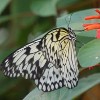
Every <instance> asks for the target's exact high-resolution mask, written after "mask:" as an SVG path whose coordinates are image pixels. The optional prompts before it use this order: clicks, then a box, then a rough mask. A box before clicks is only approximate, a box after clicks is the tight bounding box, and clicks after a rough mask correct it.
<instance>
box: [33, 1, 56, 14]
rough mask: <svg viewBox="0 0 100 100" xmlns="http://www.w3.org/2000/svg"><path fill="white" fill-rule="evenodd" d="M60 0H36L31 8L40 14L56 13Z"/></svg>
mask: <svg viewBox="0 0 100 100" xmlns="http://www.w3.org/2000/svg"><path fill="white" fill-rule="evenodd" d="M57 1H58V0H34V1H33V3H32V5H31V9H32V11H33V13H35V14H37V15H39V16H52V15H56V3H57Z"/></svg>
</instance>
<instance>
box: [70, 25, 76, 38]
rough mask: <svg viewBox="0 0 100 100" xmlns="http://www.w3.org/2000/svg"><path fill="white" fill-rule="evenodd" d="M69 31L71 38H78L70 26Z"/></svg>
mask: <svg viewBox="0 0 100 100" xmlns="http://www.w3.org/2000/svg"><path fill="white" fill-rule="evenodd" d="M68 33H69V36H70V39H73V40H76V34H75V32H74V31H73V30H72V29H71V28H70V27H68Z"/></svg>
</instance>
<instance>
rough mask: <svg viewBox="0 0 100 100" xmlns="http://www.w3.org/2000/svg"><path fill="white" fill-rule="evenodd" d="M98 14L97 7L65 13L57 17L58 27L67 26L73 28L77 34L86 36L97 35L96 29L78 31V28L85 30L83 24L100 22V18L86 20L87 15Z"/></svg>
mask: <svg viewBox="0 0 100 100" xmlns="http://www.w3.org/2000/svg"><path fill="white" fill-rule="evenodd" d="M90 15H96V12H95V9H88V10H83V11H77V12H74V13H71V14H67V13H66V15H63V16H62V17H59V18H57V21H56V26H57V27H65V28H68V27H70V28H72V29H73V30H74V31H75V33H76V34H77V35H80V36H86V37H95V34H96V32H95V31H81V32H78V31H77V30H84V28H83V24H86V23H93V22H95V23H96V22H98V20H92V21H90V20H85V19H84V18H85V17H86V16H90Z"/></svg>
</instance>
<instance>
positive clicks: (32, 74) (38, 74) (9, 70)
mask: <svg viewBox="0 0 100 100" xmlns="http://www.w3.org/2000/svg"><path fill="white" fill-rule="evenodd" d="M75 40H76V36H75V33H74V32H73V31H72V30H71V29H70V28H68V30H67V29H65V28H55V29H52V30H51V31H49V32H47V34H46V35H45V36H44V37H43V38H40V39H38V40H35V41H32V42H31V43H29V44H27V45H25V46H24V47H22V48H20V49H18V50H16V51H15V52H13V53H12V54H11V55H9V56H8V57H7V58H6V59H5V60H4V61H3V62H2V64H1V68H2V69H3V72H4V74H5V75H6V76H9V77H19V76H21V77H24V78H26V79H28V78H30V79H33V80H35V83H36V85H37V86H38V88H39V89H41V90H43V91H52V90H55V89H58V88H61V87H63V86H66V87H68V88H73V87H75V86H76V85H77V82H78V73H79V71H78V67H77V66H78V65H77V58H76V52H75Z"/></svg>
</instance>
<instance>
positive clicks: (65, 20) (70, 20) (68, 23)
mask: <svg viewBox="0 0 100 100" xmlns="http://www.w3.org/2000/svg"><path fill="white" fill-rule="evenodd" d="M71 16H72V13H71V14H70V16H69V17H70V18H69V22H68V25H67V27H69V24H70V21H71ZM66 18H67V17H66ZM66 18H65V21H66V23H67V19H66Z"/></svg>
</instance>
